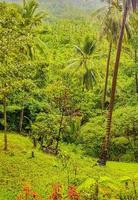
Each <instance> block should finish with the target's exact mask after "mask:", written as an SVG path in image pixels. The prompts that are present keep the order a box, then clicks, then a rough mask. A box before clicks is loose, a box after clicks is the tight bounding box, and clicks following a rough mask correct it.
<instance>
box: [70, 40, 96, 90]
mask: <svg viewBox="0 0 138 200" xmlns="http://www.w3.org/2000/svg"><path fill="white" fill-rule="evenodd" d="M95 48H96V42H95V40H94V39H90V38H89V37H86V38H85V40H84V44H83V45H82V46H75V49H76V53H77V58H76V59H74V60H73V62H72V64H71V65H70V66H72V65H73V66H75V67H77V70H79V71H81V73H83V78H82V79H83V89H84V87H85V88H86V89H87V90H89V89H90V88H92V86H93V83H94V82H95V72H94V70H93V69H92V68H91V67H89V65H90V61H91V59H92V56H93V53H94V52H95Z"/></svg>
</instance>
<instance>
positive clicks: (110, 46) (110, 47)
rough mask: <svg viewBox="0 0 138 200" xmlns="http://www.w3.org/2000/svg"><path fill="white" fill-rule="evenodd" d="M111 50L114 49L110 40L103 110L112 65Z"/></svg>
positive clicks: (103, 103)
mask: <svg viewBox="0 0 138 200" xmlns="http://www.w3.org/2000/svg"><path fill="white" fill-rule="evenodd" d="M111 51H112V42H110V45H109V52H108V58H107V65H106V75H105V85H104V94H103V101H102V110H104V108H105V102H106V95H107V86H108V77H109V66H110V59H111Z"/></svg>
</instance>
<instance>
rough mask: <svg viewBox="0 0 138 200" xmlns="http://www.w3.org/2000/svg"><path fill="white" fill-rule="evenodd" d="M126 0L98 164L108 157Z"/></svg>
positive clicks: (103, 162)
mask: <svg viewBox="0 0 138 200" xmlns="http://www.w3.org/2000/svg"><path fill="white" fill-rule="evenodd" d="M128 1H129V0H126V4H125V7H124V14H123V20H122V25H121V31H120V36H119V41H118V46H117V53H116V61H115V65H114V74H113V80H112V92H111V99H110V104H109V111H108V115H107V127H106V135H105V137H104V139H103V143H102V146H101V155H100V158H99V160H98V163H99V165H106V162H107V159H108V153H109V143H110V137H111V124H112V113H113V107H114V100H115V93H116V84H117V75H118V68H119V62H120V55H121V50H122V41H123V36H124V28H125V24H126V18H127V13H128V9H129V5H128Z"/></svg>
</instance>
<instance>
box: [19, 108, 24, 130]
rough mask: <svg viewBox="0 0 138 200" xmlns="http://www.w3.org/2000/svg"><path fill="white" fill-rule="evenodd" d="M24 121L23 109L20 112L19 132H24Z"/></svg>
mask: <svg viewBox="0 0 138 200" xmlns="http://www.w3.org/2000/svg"><path fill="white" fill-rule="evenodd" d="M23 119H24V109H23V108H22V110H21V112H20V122H19V132H20V133H21V132H22V127H23Z"/></svg>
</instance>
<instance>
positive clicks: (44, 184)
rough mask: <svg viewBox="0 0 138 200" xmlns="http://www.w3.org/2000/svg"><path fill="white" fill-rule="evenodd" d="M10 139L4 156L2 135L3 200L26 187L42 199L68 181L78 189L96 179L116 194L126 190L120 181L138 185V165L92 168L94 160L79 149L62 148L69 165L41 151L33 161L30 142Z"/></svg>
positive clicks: (0, 186)
mask: <svg viewBox="0 0 138 200" xmlns="http://www.w3.org/2000/svg"><path fill="white" fill-rule="evenodd" d="M8 138H9V140H8V143H9V151H7V152H4V151H3V146H2V143H3V133H2V132H1V133H0V200H14V199H15V197H16V195H17V194H18V193H19V191H20V190H21V188H22V186H23V185H24V184H25V183H29V184H30V185H31V186H32V188H33V189H34V190H35V191H37V192H38V193H39V194H40V195H41V196H42V197H46V196H47V195H48V194H49V191H50V189H51V185H52V184H54V183H57V182H60V183H61V184H63V185H65V186H67V184H68V181H69V184H76V185H77V187H78V188H79V187H80V185H83V184H84V183H85V182H87V181H88V182H89V180H91V179H93V178H97V177H102V179H104V180H106V179H107V180H109V182H110V181H111V182H112V185H113V188H114V190H115V191H116V189H117V190H118V188H120V187H123V184H122V183H121V182H120V180H121V179H122V178H125V179H126V176H128V175H129V177H130V179H134V178H135V181H136V184H138V164H127V163H121V162H120V163H117V162H108V164H107V166H106V167H102V168H100V167H98V166H95V167H93V165H94V163H95V160H94V159H92V158H91V157H85V156H84V155H83V152H82V151H81V150H80V149H79V148H76V146H72V145H66V146H65V145H63V144H62V145H61V154H62V155H66V156H67V155H69V154H70V156H71V158H70V160H69V162H68V164H67V162H66V161H65V160H63V159H59V158H56V157H54V156H52V155H47V154H44V153H42V152H41V151H39V150H36V151H35V158H31V152H32V143H31V140H29V139H28V138H26V137H23V136H21V135H19V134H8ZM66 164H67V165H66ZM68 172H69V174H70V175H69V177H68ZM75 173H76V175H75ZM68 179H69V180H68ZM110 185H111V183H110ZM44 199H45V198H44Z"/></svg>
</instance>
